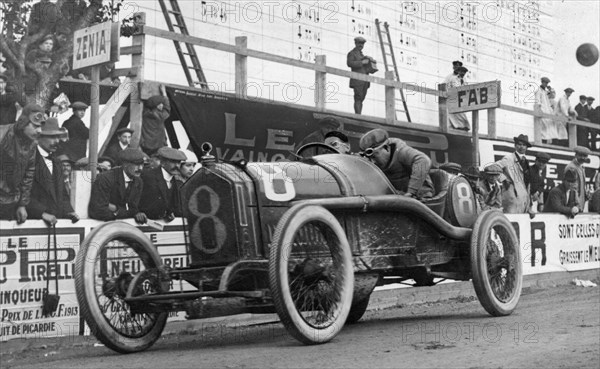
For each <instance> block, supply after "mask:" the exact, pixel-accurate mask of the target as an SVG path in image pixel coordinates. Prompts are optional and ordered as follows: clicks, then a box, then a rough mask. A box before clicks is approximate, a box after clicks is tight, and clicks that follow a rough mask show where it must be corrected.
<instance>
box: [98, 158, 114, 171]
mask: <svg viewBox="0 0 600 369" xmlns="http://www.w3.org/2000/svg"><path fill="white" fill-rule="evenodd" d="M114 166H115V162H114V161H113V160H112V158H109V157H107V156H101V157H99V158H98V172H106V171H108V170H111V169H112V168H114Z"/></svg>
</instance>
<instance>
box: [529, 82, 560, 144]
mask: <svg viewBox="0 0 600 369" xmlns="http://www.w3.org/2000/svg"><path fill="white" fill-rule="evenodd" d="M548 83H550V78H548V77H542V84H541V85H540V87H539V88H538V89H537V91H535V103H534V106H533V109H534V110H535V112H537V113H545V114H554V109H553V108H552V105H550V98H549V97H548V93H549V92H550V89H549V88H548V87H549V86H548ZM533 119H534V123H535V124H536V125H539V126H540V129H541V131H542V142H543V143H550V142H551V141H552V139H554V138H556V137H558V133H557V131H556V123H554V122H553V121H552V118H542V117H535V118H533Z"/></svg>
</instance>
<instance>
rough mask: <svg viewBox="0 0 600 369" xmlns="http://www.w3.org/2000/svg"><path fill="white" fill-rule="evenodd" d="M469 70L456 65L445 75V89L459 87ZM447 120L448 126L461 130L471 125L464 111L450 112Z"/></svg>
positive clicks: (467, 128)
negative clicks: (452, 70) (450, 72)
mask: <svg viewBox="0 0 600 369" xmlns="http://www.w3.org/2000/svg"><path fill="white" fill-rule="evenodd" d="M468 71H469V70H468V69H467V68H465V67H463V66H462V65H461V66H458V67H456V68H455V69H454V72H453V73H452V74H451V75H449V76H448V77H446V79H445V80H444V83H445V84H446V89H450V88H455V87H460V86H462V85H464V84H465V74H467V72H468ZM448 120H449V121H450V126H451V127H452V128H454V129H459V130H462V131H468V130H470V129H471V125H470V124H469V119H468V118H467V114H466V113H464V112H463V113H452V114H448Z"/></svg>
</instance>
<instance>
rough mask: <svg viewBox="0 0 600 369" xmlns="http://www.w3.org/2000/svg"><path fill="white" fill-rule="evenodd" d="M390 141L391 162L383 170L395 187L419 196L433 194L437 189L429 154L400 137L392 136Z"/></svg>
mask: <svg viewBox="0 0 600 369" xmlns="http://www.w3.org/2000/svg"><path fill="white" fill-rule="evenodd" d="M389 142H390V150H391V157H390V162H389V163H388V164H387V165H386V167H385V168H382V170H383V173H385V175H386V176H387V177H388V179H389V180H390V182H391V183H392V184H393V185H394V187H395V188H396V189H397V190H399V191H402V192H410V193H412V194H413V195H416V196H417V197H431V196H433V195H434V192H435V190H434V188H433V182H432V181H431V177H429V169H430V168H431V160H430V159H429V158H428V157H427V155H425V154H423V153H422V152H420V151H419V150H417V149H414V148H412V147H410V146H408V145H407V144H406V142H404V141H402V140H401V139H399V138H390V141H389Z"/></svg>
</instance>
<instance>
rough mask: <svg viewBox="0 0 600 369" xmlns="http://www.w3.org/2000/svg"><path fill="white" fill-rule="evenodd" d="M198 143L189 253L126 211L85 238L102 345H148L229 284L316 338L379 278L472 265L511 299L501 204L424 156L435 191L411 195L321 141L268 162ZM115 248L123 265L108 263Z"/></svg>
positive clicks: (469, 274) (84, 305)
mask: <svg viewBox="0 0 600 369" xmlns="http://www.w3.org/2000/svg"><path fill="white" fill-rule="evenodd" d="M202 148H203V149H204V150H205V151H206V153H205V154H206V155H204V156H203V158H202V164H203V166H202V168H201V169H200V170H199V171H198V172H197V173H196V174H195V175H194V176H193V177H192V178H190V179H189V180H188V181H187V182H186V183H185V184H184V185H183V187H182V190H181V202H182V205H183V209H184V225H185V227H184V232H185V240H186V241H185V247H186V250H187V256H188V258H189V261H190V263H189V265H188V266H186V267H184V268H177V269H173V268H168V267H166V266H164V265H162V262H161V257H160V255H159V254H158V252H157V250H156V248H155V247H154V246H153V244H152V242H151V240H150V239H149V238H148V237H147V236H145V235H144V233H142V231H141V230H139V229H138V228H136V227H134V226H132V225H129V224H126V223H124V222H118V221H115V222H109V223H105V224H103V225H101V226H99V227H97V228H95V229H94V230H93V231H92V232H91V233H90V234H89V236H88V237H86V239H85V240H84V242H83V244H82V245H81V250H80V252H79V254H78V255H77V259H76V265H75V282H76V292H77V298H78V301H79V304H80V306H81V312H82V315H83V317H84V318H85V321H86V322H87V324H88V325H89V327H90V329H91V332H92V333H93V334H94V335H95V336H96V337H97V338H98V339H99V340H100V341H101V342H103V343H104V344H105V345H106V346H107V347H109V348H111V349H113V350H115V351H118V352H122V353H129V352H136V351H141V350H144V349H146V348H148V347H150V346H151V345H152V344H153V343H154V342H155V341H156V340H157V339H158V338H159V337H160V335H161V332H162V330H163V328H164V326H165V323H166V321H167V316H168V313H169V312H171V311H188V312H189V313H188V315H189V316H190V317H191V316H200V317H201V314H199V313H198V311H201V310H202V307H203V306H205V305H210V304H211V303H215V302H216V301H219V300H222V299H225V298H236V299H241V301H242V302H243V306H244V309H245V311H248V312H273V311H276V312H277V314H278V315H279V317H280V319H281V321H282V322H283V324H284V326H285V327H286V328H287V330H288V331H289V333H290V334H291V335H292V336H293V337H295V338H296V339H298V340H299V341H301V342H304V343H306V344H316V343H323V342H327V341H329V340H331V339H332V338H333V337H335V336H336V335H337V334H338V333H339V332H340V330H341V329H342V327H343V326H344V324H345V323H352V322H356V321H358V320H359V319H360V318H361V317H362V315H363V314H364V312H365V310H366V309H367V305H368V303H369V296H370V294H371V293H372V291H373V289H374V288H375V287H376V286H380V285H383V284H388V283H398V282H403V281H415V282H414V284H415V285H417V286H422V285H432V284H434V278H443V279H455V280H469V279H472V280H473V284H474V287H475V291H476V292H477V296H478V298H479V301H480V302H481V304H482V305H483V307H484V308H485V310H487V312H488V313H490V314H491V315H494V316H502V315H508V314H510V313H511V312H512V311H513V310H514V309H515V307H516V305H517V303H518V300H519V297H520V294H521V286H522V266H521V262H520V249H519V244H518V239H517V235H516V232H515V230H514V229H513V226H512V225H511V223H510V222H509V221H508V219H507V218H506V217H505V216H504V215H503V214H502V213H501V212H499V211H492V210H487V211H484V212H479V211H478V207H477V203H476V199H475V197H474V195H473V191H472V189H471V187H470V185H469V183H468V182H467V180H466V179H465V178H464V177H462V176H454V175H450V174H448V173H446V172H444V171H441V170H435V169H433V170H432V171H431V173H430V174H431V177H432V179H433V181H434V184H435V187H436V195H435V196H434V197H433V198H432V199H429V200H428V201H427V202H421V201H418V200H415V199H412V198H408V197H404V196H400V195H399V194H398V193H397V192H396V190H395V189H394V187H393V186H392V185H391V183H390V182H389V181H388V179H387V178H386V176H385V175H384V174H383V172H382V171H381V170H380V169H379V168H377V167H376V166H375V165H373V164H372V163H371V162H369V161H368V160H366V159H365V158H362V157H360V156H356V155H346V154H338V153H335V149H334V148H332V147H329V146H327V145H324V144H320V143H313V144H308V145H307V147H303V148H301V149H300V150H299V151H298V155H299V156H300V157H301V156H302V155H303V151H304V150H308V149H309V148H320V149H326V150H329V151H333V152H334V153H330V154H323V155H316V156H314V157H308V158H304V159H302V160H300V161H291V162H270V163H265V162H256V163H248V162H245V161H238V162H230V163H226V162H216V161H215V159H214V157H212V156H211V155H210V144H207V143H205V144H203V146H202ZM118 260H119V261H121V265H127V266H128V267H127V268H121V269H116V270H117V272H115V268H109V266H110V265H111V263H114V262H115V261H118ZM123 260H126V262H123ZM125 263H126V264H125ZM178 282H179V283H180V284H181V283H183V282H185V283H186V284H187V285H188V286H193V288H192V289H189V288H188V289H185V290H183V289H181V288H177V287H176V285H177V283H178ZM194 311H195V313H194Z"/></svg>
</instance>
